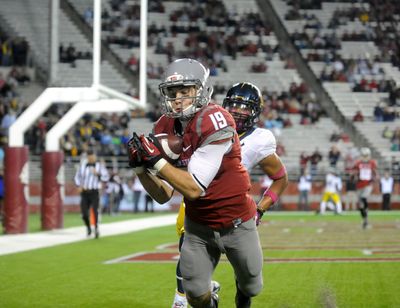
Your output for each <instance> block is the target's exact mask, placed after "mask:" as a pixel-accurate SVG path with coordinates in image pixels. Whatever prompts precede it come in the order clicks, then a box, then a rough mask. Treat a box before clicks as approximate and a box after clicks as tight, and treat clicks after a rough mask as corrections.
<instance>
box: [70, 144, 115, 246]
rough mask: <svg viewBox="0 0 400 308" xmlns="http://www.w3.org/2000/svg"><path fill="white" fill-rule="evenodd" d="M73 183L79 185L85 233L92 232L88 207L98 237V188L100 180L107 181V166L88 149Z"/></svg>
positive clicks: (89, 233)
mask: <svg viewBox="0 0 400 308" xmlns="http://www.w3.org/2000/svg"><path fill="white" fill-rule="evenodd" d="M74 180H75V185H76V186H78V187H79V192H80V194H81V213H82V219H83V221H84V222H85V225H86V227H87V235H88V236H90V235H91V234H92V228H91V227H90V220H89V211H90V208H92V209H93V211H94V216H95V237H96V238H98V237H99V235H100V234H99V228H98V224H97V222H98V216H99V214H98V213H99V212H98V209H99V189H100V188H101V182H107V181H108V180H109V175H108V171H107V168H106V167H105V166H104V165H103V164H101V163H100V162H98V161H97V156H96V154H95V153H94V152H93V151H92V150H89V151H88V152H87V159H84V160H82V162H81V164H80V165H79V169H78V170H77V171H76V174H75V178H74Z"/></svg>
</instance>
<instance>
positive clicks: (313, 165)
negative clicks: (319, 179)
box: [310, 147, 322, 177]
mask: <svg viewBox="0 0 400 308" xmlns="http://www.w3.org/2000/svg"><path fill="white" fill-rule="evenodd" d="M320 161H322V155H321V153H320V152H319V149H318V147H317V148H315V151H314V152H313V153H312V154H311V156H310V173H311V176H312V177H315V176H316V175H317V172H318V164H319V162H320Z"/></svg>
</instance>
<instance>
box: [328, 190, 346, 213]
mask: <svg viewBox="0 0 400 308" xmlns="http://www.w3.org/2000/svg"><path fill="white" fill-rule="evenodd" d="M331 198H332V201H333V202H334V204H335V209H334V211H335V213H336V214H342V210H343V207H342V201H341V200H340V196H339V194H337V193H335V194H332V197H331Z"/></svg>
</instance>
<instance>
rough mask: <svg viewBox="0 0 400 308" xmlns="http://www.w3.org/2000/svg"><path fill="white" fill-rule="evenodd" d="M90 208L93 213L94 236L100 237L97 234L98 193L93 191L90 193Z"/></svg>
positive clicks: (98, 233)
mask: <svg viewBox="0 0 400 308" xmlns="http://www.w3.org/2000/svg"><path fill="white" fill-rule="evenodd" d="M90 199H91V207H92V209H93V213H94V228H95V229H94V235H95V237H96V238H98V237H99V236H100V232H99V225H98V222H99V192H98V191H97V190H94V191H92V192H91V198H90Z"/></svg>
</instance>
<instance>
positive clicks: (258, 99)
mask: <svg viewBox="0 0 400 308" xmlns="http://www.w3.org/2000/svg"><path fill="white" fill-rule="evenodd" d="M263 104H264V103H263V99H262V96H261V93H260V90H259V89H258V88H257V87H256V86H255V85H253V84H251V83H249V82H241V83H237V84H235V85H233V87H232V88H230V89H229V90H228V92H227V94H226V97H225V99H224V101H223V104H222V106H223V107H224V108H225V109H227V110H228V111H229V113H230V114H231V115H232V117H233V118H234V119H235V122H236V131H237V132H238V133H243V132H245V131H247V130H249V129H250V128H252V127H253V126H254V125H255V124H256V123H257V122H258V120H259V116H260V113H261V109H262V107H263Z"/></svg>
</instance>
